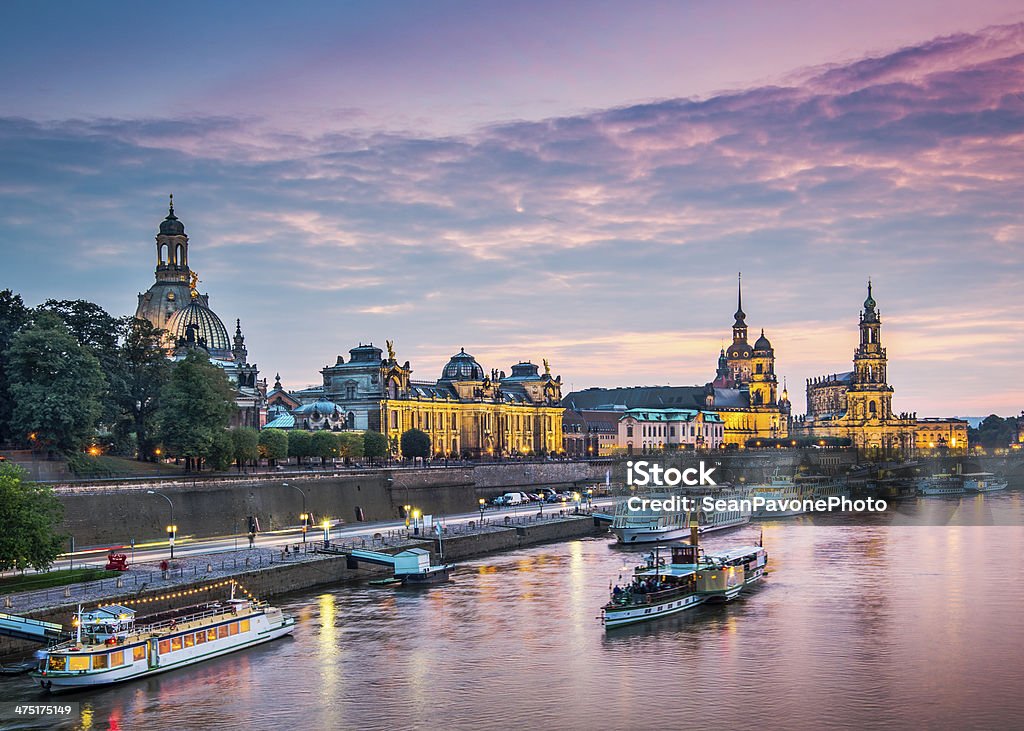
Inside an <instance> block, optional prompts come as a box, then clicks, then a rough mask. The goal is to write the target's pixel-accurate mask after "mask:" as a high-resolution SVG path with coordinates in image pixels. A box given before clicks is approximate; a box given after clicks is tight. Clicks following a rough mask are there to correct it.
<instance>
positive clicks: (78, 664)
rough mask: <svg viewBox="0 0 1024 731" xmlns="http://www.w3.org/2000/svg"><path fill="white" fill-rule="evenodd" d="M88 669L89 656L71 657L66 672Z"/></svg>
mask: <svg viewBox="0 0 1024 731" xmlns="http://www.w3.org/2000/svg"><path fill="white" fill-rule="evenodd" d="M88 669H89V656H88V655H71V656H70V657H69V658H68V670H88Z"/></svg>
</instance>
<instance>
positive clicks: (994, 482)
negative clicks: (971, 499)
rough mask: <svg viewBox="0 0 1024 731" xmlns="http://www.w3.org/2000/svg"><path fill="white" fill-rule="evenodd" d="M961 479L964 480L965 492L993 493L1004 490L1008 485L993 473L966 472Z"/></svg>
mask: <svg viewBox="0 0 1024 731" xmlns="http://www.w3.org/2000/svg"><path fill="white" fill-rule="evenodd" d="M961 477H963V479H964V490H966V491H967V492H995V491H996V490H1005V489H1006V486H1007V485H1008V484H1009V483H1008V482H1007V481H1006V480H1005V479H1004V478H1002V477H999V476H998V475H996V474H995V473H993V472H968V473H966V474H964V475H961Z"/></svg>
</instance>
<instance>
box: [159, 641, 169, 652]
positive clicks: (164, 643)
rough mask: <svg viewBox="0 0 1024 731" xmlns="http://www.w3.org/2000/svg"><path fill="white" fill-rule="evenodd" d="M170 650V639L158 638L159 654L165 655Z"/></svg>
mask: <svg viewBox="0 0 1024 731" xmlns="http://www.w3.org/2000/svg"><path fill="white" fill-rule="evenodd" d="M170 651H171V641H170V640H160V654H161V655H166V654H167V653H168V652H170Z"/></svg>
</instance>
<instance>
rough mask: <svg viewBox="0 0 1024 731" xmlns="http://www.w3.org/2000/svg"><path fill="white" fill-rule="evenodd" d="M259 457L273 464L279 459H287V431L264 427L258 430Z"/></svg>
mask: <svg viewBox="0 0 1024 731" xmlns="http://www.w3.org/2000/svg"><path fill="white" fill-rule="evenodd" d="M260 457H262V458H263V459H265V460H267V461H268V462H269V463H270V465H271V466H274V465H275V464H276V463H277V461H278V460H279V459H288V432H286V431H285V430H284V429H264V430H263V431H261V432H260Z"/></svg>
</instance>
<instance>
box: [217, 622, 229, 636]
mask: <svg viewBox="0 0 1024 731" xmlns="http://www.w3.org/2000/svg"><path fill="white" fill-rule="evenodd" d="M227 636H228V626H227V625H226V624H222V625H221V626H220V627H218V628H217V637H227Z"/></svg>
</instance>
